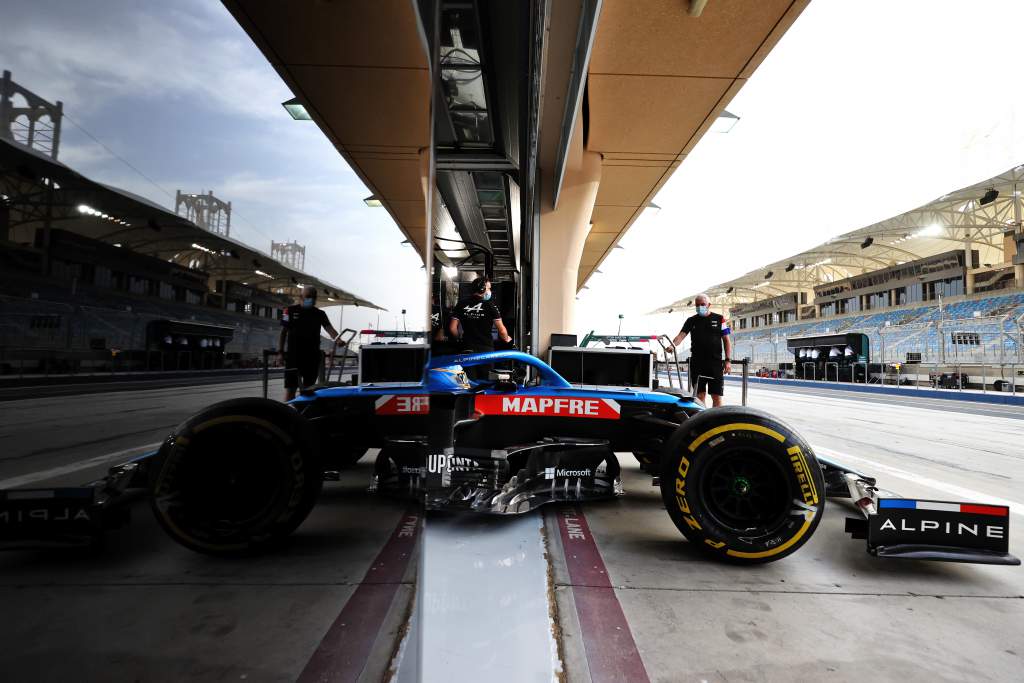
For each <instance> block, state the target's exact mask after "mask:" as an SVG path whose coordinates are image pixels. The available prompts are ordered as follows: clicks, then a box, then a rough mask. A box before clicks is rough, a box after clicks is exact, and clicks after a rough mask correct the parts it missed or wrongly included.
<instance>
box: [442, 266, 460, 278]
mask: <svg viewBox="0 0 1024 683" xmlns="http://www.w3.org/2000/svg"><path fill="white" fill-rule="evenodd" d="M441 271H442V272H443V273H444V275H445V277H446V278H448V279H449V280H454V279H455V276H456V275H458V274H459V269H458V268H456V267H455V266H441Z"/></svg>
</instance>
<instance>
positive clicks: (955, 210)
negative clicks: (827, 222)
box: [653, 165, 1024, 313]
mask: <svg viewBox="0 0 1024 683" xmlns="http://www.w3.org/2000/svg"><path fill="white" fill-rule="evenodd" d="M1018 186H1019V189H1018ZM991 190H995V191H996V192H998V195H997V196H996V197H995V199H994V200H993V201H990V202H987V203H985V204H984V205H983V204H982V203H981V200H982V198H983V197H984V196H985V195H986V193H988V192H990V191H991ZM1020 191H1024V165H1021V166H1017V167H1015V168H1012V169H1010V170H1008V171H1006V172H1005V173H1001V174H999V175H997V176H995V177H994V178H989V179H988V180H985V181H983V182H980V183H976V184H974V185H971V186H969V187H965V188H962V189H959V190H956V191H954V192H950V193H948V194H944V195H942V196H941V197H939V198H938V199H935V200H933V201H930V202H928V203H927V204H925V205H923V206H920V207H918V208H916V209H912V210H910V211H907V212H906V213H901V214H899V215H898V216H893V217H892V218H888V219H886V220H884V221H880V222H878V223H874V224H872V225H869V226H866V227H863V228H860V229H858V230H854V231H852V232H848V233H844V234H842V235H839V236H837V237H833V238H832V239H830V240H828V241H827V242H824V243H822V244H819V245H818V246H816V247H814V248H812V249H808V250H807V251H803V252H801V253H799V254H794V255H793V256H789V257H787V258H784V259H779V260H778V261H773V262H771V263H766V264H765V265H764V266H762V267H760V268H757V269H755V270H752V271H750V272H749V273H746V274H745V275H742V276H740V277H737V278H735V279H732V280H729V281H727V282H722V283H719V284H716V285H712V286H710V287H708V288H707V289H705V290H704V291H705V292H706V293H707V294H708V296H710V297H711V300H712V303H713V304H717V305H719V306H723V307H726V308H728V307H729V306H733V305H735V304H740V303H750V302H753V301H758V300H762V299H770V298H772V297H775V296H779V295H782V294H787V293H793V292H801V291H809V290H810V289H811V288H813V287H814V286H815V285H821V284H827V283H829V282H834V281H837V280H843V279H845V278H848V277H852V276H855V275H860V274H863V273H867V272H871V271H875V270H880V269H883V268H887V267H889V266H895V265H899V264H902V263H906V262H908V261H914V260H916V259H920V258H927V257H929V256H935V255H937V254H941V253H943V252H947V251H951V250H953V249H963V248H964V247H965V244H966V241H968V240H969V241H970V243H971V248H972V249H977V250H978V251H979V257H980V259H979V262H980V263H981V264H983V265H982V268H981V270H986V269H988V268H989V267H991V266H995V267H999V266H1000V265H1003V264H1004V263H1005V262H1006V261H1007V260H1008V258H1007V257H1006V255H1005V254H1004V253H1003V233H1005V232H1007V231H1009V230H1020V220H1021V197H1020ZM869 240H870V241H869ZM698 293H699V292H693V293H692V294H688V295H687V296H684V297H682V298H680V299H677V300H676V301H674V302H672V303H671V304H668V305H666V306H662V307H661V308H658V309H656V310H655V311H653V313H671V312H672V311H673V310H676V309H679V308H683V307H688V306H689V305H690V304H692V301H693V298H694V297H695V296H696V295H697V294H698Z"/></svg>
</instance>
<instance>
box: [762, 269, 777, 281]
mask: <svg viewBox="0 0 1024 683" xmlns="http://www.w3.org/2000/svg"><path fill="white" fill-rule="evenodd" d="M772 275H775V272H774V271H771V270H769V271H768V272H767V273H765V274H764V279H765V280H771V279H772Z"/></svg>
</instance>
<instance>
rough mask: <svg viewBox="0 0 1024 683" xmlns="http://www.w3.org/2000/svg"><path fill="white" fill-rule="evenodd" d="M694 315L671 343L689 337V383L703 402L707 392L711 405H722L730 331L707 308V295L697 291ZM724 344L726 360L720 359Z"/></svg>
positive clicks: (729, 364) (728, 366)
mask: <svg viewBox="0 0 1024 683" xmlns="http://www.w3.org/2000/svg"><path fill="white" fill-rule="evenodd" d="M694 304H695V305H696V306H697V315H692V316H690V317H689V318H687V319H686V322H684V323H683V329H681V330H679V334H677V335H676V336H675V339H673V340H672V343H673V344H674V345H676V346H679V345H680V344H682V343H683V340H684V339H686V337H687V336H688V335H689V336H690V384H692V385H693V388H694V390H695V391H696V392H697V398H699V399H700V400H701V402H702V403H703V402H704V395H705V392H710V394H711V401H712V404H713V407H718V406H720V405H722V394H723V393H724V391H723V390H724V388H725V382H724V381H723V371H724V372H725V373H729V372H731V371H732V363H731V362H730V361H731V356H732V340H730V339H729V335H730V334H731V331H730V330H729V323H728V321H726V319H725V318H724V317H722V316H720V315H719V314H717V313H712V312H711V309H710V305H711V300H710V299H709V298H708V295H707V294H699V295H698V296H697V298H696V299H694ZM723 346H724V347H725V359H724V360H723V359H722V347H723Z"/></svg>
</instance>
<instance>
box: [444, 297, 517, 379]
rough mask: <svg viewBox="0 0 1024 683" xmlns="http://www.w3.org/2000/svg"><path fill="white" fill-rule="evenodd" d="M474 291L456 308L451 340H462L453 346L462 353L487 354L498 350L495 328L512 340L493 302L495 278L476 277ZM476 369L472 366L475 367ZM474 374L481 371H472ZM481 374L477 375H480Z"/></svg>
mask: <svg viewBox="0 0 1024 683" xmlns="http://www.w3.org/2000/svg"><path fill="white" fill-rule="evenodd" d="M472 290H473V291H472V294H470V295H469V296H468V297H466V298H465V299H462V300H461V301H459V303H458V304H456V306H455V308H454V309H453V310H452V317H451V320H450V321H449V323H448V332H449V339H451V340H458V341H457V342H455V343H453V344H452V348H454V349H458V350H459V353H484V352H486V351H493V350H494V339H493V337H491V329H492V328H494V329H497V330H498V337H499V338H500V339H501V340H502V341H503V342H505V343H506V344H507V343H509V342H511V341H512V337H510V336H509V334H508V330H506V329H505V324H504V323H503V322H502V321H501V312H500V311H498V307H497V306H495V305H494V304H492V303H491V281H490V280H488V279H487V278H486V277H478V278H477V279H475V280H473V284H472ZM460 323H461V325H462V336H461V337H460V336H459V325H460ZM471 369H472V368H471ZM468 374H470V376H471V377H472V376H473V375H474V374H477V373H468ZM478 377H479V374H477V377H475V378H474V379H476V378H478Z"/></svg>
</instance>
